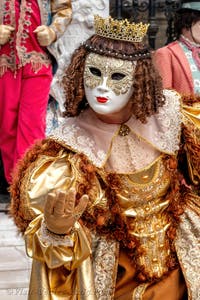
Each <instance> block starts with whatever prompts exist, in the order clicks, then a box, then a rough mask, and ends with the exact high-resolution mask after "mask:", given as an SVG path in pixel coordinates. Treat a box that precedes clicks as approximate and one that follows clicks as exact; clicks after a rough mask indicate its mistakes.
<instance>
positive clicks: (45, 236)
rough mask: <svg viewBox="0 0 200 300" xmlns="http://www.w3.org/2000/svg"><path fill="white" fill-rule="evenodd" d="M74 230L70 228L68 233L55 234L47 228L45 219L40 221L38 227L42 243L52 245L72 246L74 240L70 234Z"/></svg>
mask: <svg viewBox="0 0 200 300" xmlns="http://www.w3.org/2000/svg"><path fill="white" fill-rule="evenodd" d="M73 232H74V230H73V229H72V230H71V232H70V234H68V235H65V234H56V233H53V232H51V231H50V230H48V228H47V226H46V224H45V221H42V224H41V228H40V238H41V240H42V242H43V243H45V244H47V245H52V246H67V247H73V246H74V241H73V238H72V236H71V234H72V233H73Z"/></svg>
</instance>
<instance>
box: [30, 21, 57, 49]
mask: <svg viewBox="0 0 200 300" xmlns="http://www.w3.org/2000/svg"><path fill="white" fill-rule="evenodd" d="M33 32H34V33H36V35H37V40H38V42H39V44H40V46H49V45H50V44H51V43H53V42H54V41H55V40H56V33H55V31H54V30H53V29H52V28H50V27H48V26H46V25H42V26H38V27H37V28H36V29H35V30H34V31H33Z"/></svg>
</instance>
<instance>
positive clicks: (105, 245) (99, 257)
mask: <svg viewBox="0 0 200 300" xmlns="http://www.w3.org/2000/svg"><path fill="white" fill-rule="evenodd" d="M93 238H94V244H93V248H95V249H93V253H95V255H94V262H93V264H94V282H95V291H96V295H97V298H98V300H105V299H113V294H114V290H115V287H114V283H115V281H116V274H117V265H118V262H117V260H116V257H117V256H118V253H119V244H118V243H116V241H114V240H109V239H106V238H103V237H93Z"/></svg>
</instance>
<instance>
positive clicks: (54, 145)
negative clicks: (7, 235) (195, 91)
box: [11, 16, 200, 300]
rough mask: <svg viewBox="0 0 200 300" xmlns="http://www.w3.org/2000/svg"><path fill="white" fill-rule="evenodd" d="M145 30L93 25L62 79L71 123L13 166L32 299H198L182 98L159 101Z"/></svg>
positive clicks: (168, 95)
mask: <svg viewBox="0 0 200 300" xmlns="http://www.w3.org/2000/svg"><path fill="white" fill-rule="evenodd" d="M147 28H148V26H147V25H146V24H142V23H138V24H137V23H136V24H134V23H132V24H130V23H129V22H128V21H127V20H124V21H117V20H113V19H112V18H111V17H109V18H106V19H103V18H101V17H99V16H95V34H94V35H93V36H92V37H91V38H89V39H88V40H87V41H86V42H85V43H84V44H83V45H81V46H80V47H79V48H78V49H77V50H76V51H75V52H74V54H73V56H72V59H71V63H70V65H69V67H68V69H67V70H66V73H65V75H64V79H63V84H64V87H65V94H66V101H65V107H66V116H68V118H66V120H65V121H64V122H63V123H62V125H60V126H59V127H58V128H57V129H56V130H55V132H54V133H53V134H52V135H51V136H49V137H48V138H46V139H45V140H43V141H41V142H40V143H37V144H36V145H35V146H34V147H33V148H32V149H30V150H29V152H27V153H26V155H25V157H24V159H23V161H21V162H20V164H19V165H18V168H17V170H16V172H15V176H14V179H13V185H12V187H11V194H12V206H11V214H12V216H13V218H14V220H15V222H16V224H17V226H18V228H19V230H21V232H23V233H24V236H25V240H26V249H27V253H28V255H29V256H30V257H32V258H33V266H32V273H31V280H30V291H29V299H34V300H37V299H38V300H39V299H40V300H43V299H45V300H47V299H48V300H50V299H56V300H58V299H59V300H60V299H63V300H64V299H91V300H94V299H106V300H109V299H118V300H120V299H127V300H129V299H134V300H136V299H145V300H146V299H154V300H158V299H159V300H160V299H164V300H168V299H170V300H180V299H188V297H190V299H193V300H195V299H197V298H198V295H199V267H200V254H199V253H200V252H199V246H198V245H199V244H198V239H199V229H198V228H199V222H200V218H199V207H198V197H197V196H196V195H193V194H192V193H191V191H190V189H188V188H187V187H185V185H183V186H182V185H181V181H182V175H181V174H179V172H178V171H177V157H176V154H177V151H178V149H179V142H180V141H179V139H180V129H181V110H180V101H179V100H180V96H179V95H178V94H177V93H176V92H174V91H171V90H164V91H163V90H162V85H161V79H160V77H159V75H158V74H157V72H156V70H155V69H154V66H153V63H152V58H151V53H150V52H149V50H148V48H147V47H146V46H145V45H144V44H143V42H142V40H143V37H144V35H145V33H146V31H147Z"/></svg>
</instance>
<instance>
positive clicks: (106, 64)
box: [84, 53, 136, 95]
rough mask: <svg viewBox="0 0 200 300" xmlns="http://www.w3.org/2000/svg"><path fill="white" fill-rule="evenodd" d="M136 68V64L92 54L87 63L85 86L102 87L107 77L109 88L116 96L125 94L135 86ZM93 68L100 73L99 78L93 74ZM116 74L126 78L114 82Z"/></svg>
mask: <svg viewBox="0 0 200 300" xmlns="http://www.w3.org/2000/svg"><path fill="white" fill-rule="evenodd" d="M135 66H136V63H135V62H131V61H125V60H122V59H116V58H110V57H106V56H102V55H98V54H95V53H90V54H89V55H88V57H87V58H86V62H85V72H84V80H85V85H86V86H87V87H90V88H95V87H97V86H98V85H101V84H102V82H103V77H106V78H107V86H108V87H109V88H111V89H112V90H113V91H114V93H115V94H116V95H120V94H125V93H126V92H127V91H128V90H129V88H130V87H131V86H132V84H133V74H134V70H135ZM92 68H95V69H98V71H100V72H99V74H98V76H97V75H94V74H93V73H92V72H91V69H92ZM115 73H120V74H123V75H124V77H123V78H122V79H120V80H114V79H113V78H112V75H113V74H115Z"/></svg>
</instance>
